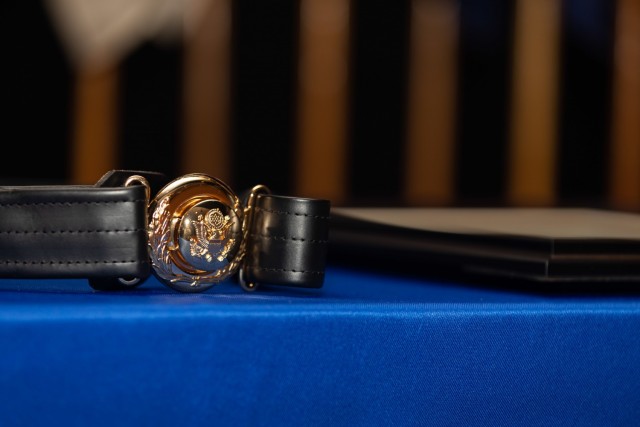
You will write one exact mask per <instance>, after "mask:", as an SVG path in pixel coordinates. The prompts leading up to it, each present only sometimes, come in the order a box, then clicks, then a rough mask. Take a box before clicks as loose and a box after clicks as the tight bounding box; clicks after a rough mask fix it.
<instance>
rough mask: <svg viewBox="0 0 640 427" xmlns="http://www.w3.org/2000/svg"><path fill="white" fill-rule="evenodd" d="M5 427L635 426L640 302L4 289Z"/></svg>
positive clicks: (155, 286)
mask: <svg viewBox="0 0 640 427" xmlns="http://www.w3.org/2000/svg"><path fill="white" fill-rule="evenodd" d="M0 357H1V359H0V361H1V363H0V387H1V397H0V426H14V425H16V426H17V425H21V426H22V425H83V426H86V425H92V426H96V425H98V426H99V425H145V426H146V425H154V426H157V425H183V426H191V425H250V426H271V425H295V426H326V425H336V426H371V425H401V426H404V425H408V426H413V425H436V426H440V425H456V426H458V425H459V426H471V425H482V426H484V425H487V426H498V425H505V426H512V425H526V426H557V425H571V426H574V425H578V426H633V425H639V423H638V420H640V295H638V294H636V295H610V296H603V295H591V296H590V295H579V296H578V295H573V296H572V295H544V294H536V293H532V292H529V293H527V292H521V291H509V290H504V289H482V288H480V287H478V286H464V285H461V284H460V285H455V284H447V283H437V282H432V281H428V280H426V279H411V278H403V277H394V276H385V275H383V274H380V273H372V272H365V271H356V270H349V269H342V268H337V267H332V268H330V269H329V270H328V274H327V280H326V283H325V287H324V288H323V289H320V290H287V289H282V288H281V289H276V288H270V289H267V288H263V289H260V290H258V291H257V292H255V293H251V294H246V293H243V292H242V291H241V290H239V288H237V287H235V286H234V285H232V284H222V285H220V286H218V287H215V288H213V289H212V290H210V291H209V292H207V293H205V294H178V293H175V292H173V291H171V290H169V289H167V288H165V287H163V286H162V285H160V284H159V283H158V282H157V281H156V280H155V279H153V278H152V279H150V280H149V281H147V282H146V283H145V284H143V285H142V286H141V287H139V288H138V289H137V290H135V291H131V292H117V293H107V292H94V291H92V290H91V288H89V286H88V285H87V283H86V282H85V281H83V280H57V281H56V280H48V281H37V280H20V281H18V280H1V281H0Z"/></svg>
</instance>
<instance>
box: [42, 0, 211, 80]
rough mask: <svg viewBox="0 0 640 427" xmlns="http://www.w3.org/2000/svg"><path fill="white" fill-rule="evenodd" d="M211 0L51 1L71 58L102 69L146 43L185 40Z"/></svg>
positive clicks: (48, 3)
mask: <svg viewBox="0 0 640 427" xmlns="http://www.w3.org/2000/svg"><path fill="white" fill-rule="evenodd" d="M208 1H209V0H46V1H45V3H46V6H47V9H48V11H49V13H50V16H51V20H52V22H53V24H54V27H55V28H56V30H57V32H58V34H59V37H60V39H61V41H62V44H63V46H64V48H65V50H66V52H67V55H68V57H69V59H70V61H71V62H73V63H74V65H75V66H77V67H80V68H102V67H105V66H112V65H114V64H117V63H118V62H119V61H120V60H122V59H123V58H124V57H125V56H126V55H127V54H128V53H129V52H130V51H132V50H133V49H135V48H136V47H137V46H138V45H140V44H141V43H143V42H146V41H150V40H156V41H159V42H181V41H182V40H183V38H184V37H185V36H188V35H189V34H190V32H191V31H192V29H193V28H194V27H195V26H197V25H198V24H199V18H200V17H201V16H202V15H203V9H204V8H205V7H206V6H207V2H208Z"/></svg>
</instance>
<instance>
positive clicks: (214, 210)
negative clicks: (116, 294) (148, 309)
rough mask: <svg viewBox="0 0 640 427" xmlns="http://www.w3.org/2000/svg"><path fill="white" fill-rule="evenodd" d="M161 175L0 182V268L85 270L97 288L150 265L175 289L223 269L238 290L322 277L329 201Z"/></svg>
mask: <svg viewBox="0 0 640 427" xmlns="http://www.w3.org/2000/svg"><path fill="white" fill-rule="evenodd" d="M167 181H168V180H167V179H166V177H165V176H164V175H162V174H158V173H154V172H143V171H127V170H114V171H110V172H108V173H107V174H106V175H104V176H103V177H102V178H101V179H100V180H99V181H98V182H97V183H96V185H95V186H72V185H69V186H66V185H64V186H40V187H38V186H29V187H0V276H2V277H13V278H65V277H66V278H88V279H89V283H90V284H91V286H92V287H94V288H96V289H101V290H106V289H124V288H130V287H134V286H137V285H138V284H140V283H142V281H143V280H144V279H145V278H147V277H148V276H149V275H150V273H151V272H153V273H154V274H155V275H156V276H157V277H158V278H159V279H160V280H161V281H162V282H164V283H165V284H167V285H168V286H170V287H171V288H173V289H176V290H178V291H181V292H200V291H204V290H207V289H209V288H211V287H212V286H214V285H215V284H216V283H219V282H220V281H222V280H225V279H227V278H230V277H232V276H233V277H235V278H237V279H238V282H239V283H240V285H241V286H242V287H243V288H244V289H246V290H253V289H255V288H256V285H258V284H270V285H283V286H297V287H306V288H319V287H321V286H322V284H323V282H324V268H325V260H326V251H327V246H328V233H329V212H330V202H329V201H328V200H321V199H308V198H297V197H287V196H281V195H273V194H270V192H269V190H268V189H267V188H266V187H264V186H260V185H259V186H256V187H254V188H253V189H251V190H249V191H247V192H246V193H245V194H244V195H242V197H239V196H237V195H236V194H234V193H233V191H231V189H230V188H229V187H228V186H227V185H226V184H225V183H223V182H222V181H220V180H218V179H216V178H215V177H211V176H208V175H204V174H189V175H184V176H182V177H180V178H178V179H176V180H173V181H171V182H167ZM152 195H155V197H153V198H151V196H152ZM236 273H238V274H237V275H236Z"/></svg>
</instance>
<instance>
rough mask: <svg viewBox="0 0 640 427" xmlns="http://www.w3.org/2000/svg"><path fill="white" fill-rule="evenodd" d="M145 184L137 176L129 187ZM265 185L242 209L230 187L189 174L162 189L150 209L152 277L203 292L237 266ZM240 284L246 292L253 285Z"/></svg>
mask: <svg viewBox="0 0 640 427" xmlns="http://www.w3.org/2000/svg"><path fill="white" fill-rule="evenodd" d="M133 183H140V184H143V185H144V186H145V187H146V188H147V189H148V191H147V194H149V188H150V187H149V183H148V182H147V181H146V179H145V178H144V177H142V176H139V175H134V176H131V177H129V179H128V180H127V185H131V184H133ZM259 193H269V189H268V188H267V187H265V186H263V185H257V186H255V187H253V188H252V189H251V192H250V194H249V197H248V199H247V202H246V205H243V203H242V201H241V200H240V199H239V198H238V196H237V195H236V194H235V193H234V192H233V191H232V190H231V188H230V187H229V186H228V185H227V184H225V183H224V182H222V181H221V180H219V179H218V178H214V177H212V176H209V175H206V174H201V173H193V174H188V175H183V176H181V177H179V178H177V179H175V180H174V181H171V182H170V183H169V184H167V185H165V186H164V187H163V188H162V189H161V190H160V191H159V192H158V194H157V195H156V196H155V197H154V198H153V200H151V201H150V202H149V205H148V215H147V218H148V225H147V233H148V250H149V257H150V258H151V266H152V269H153V271H154V273H155V275H156V276H157V277H158V278H159V279H160V280H161V281H162V282H164V283H165V284H166V285H168V286H169V287H171V288H173V289H175V290H178V291H180V292H203V291H206V290H207V289H210V288H211V287H213V286H214V285H216V284H217V283H219V282H221V281H223V280H225V279H226V278H228V277H230V276H231V275H233V274H234V273H235V272H236V271H238V269H239V268H240V267H241V264H242V262H243V259H244V256H245V253H246V243H247V236H248V233H249V228H250V224H251V220H252V212H253V204H254V202H255V197H256V196H257V194H259ZM240 284H241V285H242V286H243V287H244V288H245V289H247V290H252V289H253V288H254V285H253V284H247V283H244V282H243V281H242V280H241V282H240Z"/></svg>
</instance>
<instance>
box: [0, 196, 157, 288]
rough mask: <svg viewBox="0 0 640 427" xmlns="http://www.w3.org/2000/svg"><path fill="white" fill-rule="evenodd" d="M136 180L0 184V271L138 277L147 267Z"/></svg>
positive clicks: (30, 275)
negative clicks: (117, 183)
mask: <svg viewBox="0 0 640 427" xmlns="http://www.w3.org/2000/svg"><path fill="white" fill-rule="evenodd" d="M146 205H147V202H146V199H145V188H144V187H143V186H141V185H135V186H130V187H121V186H107V187H99V186H97V185H96V186H74V185H64V186H39V187H37V186H29V187H27V186H24V187H1V188H0V276H2V277H22V278H44V277H47V278H63V277H64V278H105V277H113V278H117V277H139V278H146V277H147V276H148V275H149V273H150V266H149V260H148V256H147V247H146V230H145V224H146Z"/></svg>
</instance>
